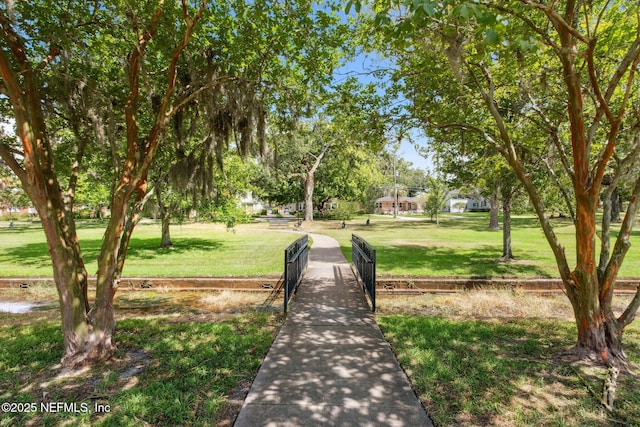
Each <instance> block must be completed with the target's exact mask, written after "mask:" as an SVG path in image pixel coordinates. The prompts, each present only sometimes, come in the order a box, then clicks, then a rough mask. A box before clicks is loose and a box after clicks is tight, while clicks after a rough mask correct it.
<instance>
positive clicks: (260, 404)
mask: <svg viewBox="0 0 640 427" xmlns="http://www.w3.org/2000/svg"><path fill="white" fill-rule="evenodd" d="M312 238H313V246H312V248H311V252H310V255H309V268H308V270H307V273H306V275H305V277H304V279H303V281H302V283H301V284H300V287H299V289H298V293H297V294H296V296H295V297H294V298H293V300H292V303H291V305H290V310H289V313H288V315H287V319H286V321H285V323H284V325H283V326H282V328H281V330H280V332H279V334H278V336H277V337H276V340H275V342H274V343H273V345H272V347H271V349H270V350H269V353H268V354H267V357H266V358H265V360H264V362H263V364H262V367H261V368H260V371H259V372H258V375H257V377H256V379H255V381H254V383H253V385H252V386H251V389H250V391H249V394H248V395H247V398H246V399H245V401H244V404H243V406H242V409H241V411H240V414H239V415H238V418H237V419H236V422H235V426H236V427H245V426H247V427H254V426H302V425H304V426H314V425H317V426H321V425H323V426H324V425H332V426H333V425H335V426H337V425H340V426H383V425H385V426H412V427H413V426H432V423H431V421H430V420H429V417H428V416H427V414H426V412H425V410H424V408H423V406H422V405H421V403H420V401H419V400H418V398H417V397H416V395H415V393H414V392H413V390H412V388H411V385H410V383H409V380H408V379H407V376H406V375H405V373H404V372H403V371H402V370H401V369H400V366H399V365H398V362H397V360H396V358H395V356H394V354H393V352H392V351H391V348H390V346H389V343H388V342H387V341H386V340H385V339H384V337H383V335H382V332H381V331H380V329H379V327H378V325H377V324H376V322H375V320H374V318H373V315H372V314H371V312H370V310H369V307H368V305H367V303H366V301H365V299H364V296H363V293H362V290H361V289H360V288H359V286H358V284H357V283H356V280H355V278H354V276H353V273H352V272H351V269H350V267H349V265H348V263H347V261H346V259H345V258H344V256H343V255H342V252H341V251H340V248H339V246H338V242H337V241H335V239H333V238H330V237H327V236H322V235H312Z"/></svg>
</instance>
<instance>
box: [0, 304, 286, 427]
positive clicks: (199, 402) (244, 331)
mask: <svg viewBox="0 0 640 427" xmlns="http://www.w3.org/2000/svg"><path fill="white" fill-rule="evenodd" d="M274 325H275V322H274V317H273V316H271V315H266V314H256V315H251V316H246V317H237V318H233V319H227V320H224V321H217V322H184V321H181V320H179V319H171V318H135V319H125V320H121V321H119V322H118V332H117V334H116V343H117V345H118V350H117V352H116V355H115V358H114V360H112V361H109V362H106V363H104V364H100V365H97V366H94V367H92V369H91V370H89V371H81V372H79V373H77V374H74V375H70V376H67V377H63V378H62V379H59V380H58V381H61V382H51V380H52V377H54V376H56V375H58V374H59V372H58V371H59V368H54V369H51V368H52V366H54V365H55V364H57V363H58V362H59V360H60V357H61V354H62V335H61V333H60V329H59V328H60V327H59V324H58V323H57V322H56V321H47V322H46V323H43V322H34V325H33V326H30V325H19V326H17V327H16V326H14V327H12V328H9V327H0V345H2V348H3V351H2V354H1V355H0V400H2V401H3V402H4V401H10V402H26V403H30V402H39V400H40V399H41V398H42V393H43V391H46V392H47V398H48V399H49V400H50V401H52V402H68V403H71V402H76V403H77V404H78V405H80V404H81V403H85V404H89V405H90V409H91V410H89V411H87V412H65V411H61V412H59V413H46V412H41V411H35V412H26V413H7V414H3V415H2V416H1V417H0V425H62V424H69V425H100V426H123V425H215V424H216V423H217V422H219V421H221V420H223V419H226V421H227V422H229V421H231V422H232V421H233V418H234V417H235V413H236V412H237V410H238V409H239V408H235V409H233V410H231V412H230V410H229V408H228V405H229V402H228V400H227V396H229V395H230V394H231V393H232V392H233V391H234V388H236V387H238V385H239V383H240V384H242V383H244V384H250V381H251V380H252V379H253V377H254V376H255V374H256V372H257V370H258V368H259V366H260V363H261V361H262V359H263V358H264V356H265V355H266V353H267V351H268V349H269V346H270V345H271V342H272V341H273V338H274V336H275V328H274ZM132 358H133V360H132ZM90 396H91V397H90ZM94 399H97V400H96V401H97V402H98V403H100V404H103V405H108V406H109V408H110V409H109V411H107V412H102V413H95V412H94V411H93V408H94ZM229 417H231V419H230V420H229Z"/></svg>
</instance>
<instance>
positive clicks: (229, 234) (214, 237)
mask: <svg viewBox="0 0 640 427" xmlns="http://www.w3.org/2000/svg"><path fill="white" fill-rule="evenodd" d="M262 227H266V225H262ZM103 233H104V225H98V224H80V225H79V227H78V236H79V240H80V245H81V249H82V253H83V256H84V260H85V264H86V266H87V271H88V272H89V274H90V275H91V274H94V273H95V272H96V271H97V261H96V260H97V257H98V254H99V251H100V245H101V243H102V235H103ZM160 237H161V235H160V225H159V224H145V223H143V224H139V225H138V226H137V227H136V229H135V230H134V233H133V237H132V239H131V245H130V248H129V252H128V255H127V260H126V264H125V267H124V272H123V275H124V276H129V277H138V276H141V277H191V276H195V277H208V276H215V277H223V276H224V277H242V276H273V275H280V274H282V269H283V257H284V255H283V253H284V249H285V248H286V247H287V246H288V245H289V244H291V243H292V242H293V241H294V240H295V239H296V238H297V237H298V236H297V235H296V234H293V233H283V232H278V231H274V230H265V229H261V228H260V227H259V225H258V224H256V225H247V226H243V227H236V229H235V231H227V229H226V227H224V226H221V225H217V224H205V223H200V224H184V225H174V226H173V227H172V228H171V238H172V241H173V243H174V246H173V247H172V248H169V249H161V248H160V240H161V238H160ZM51 275H52V271H51V260H50V257H49V251H48V249H47V245H46V243H45V237H44V233H43V231H42V228H41V227H40V226H37V225H28V226H27V225H21V226H20V225H19V226H16V227H14V228H13V229H9V225H8V223H2V222H0V277H50V276H51Z"/></svg>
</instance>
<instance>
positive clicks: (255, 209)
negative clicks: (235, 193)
mask: <svg viewBox="0 0 640 427" xmlns="http://www.w3.org/2000/svg"><path fill="white" fill-rule="evenodd" d="M238 203H239V205H240V206H242V209H243V210H244V212H245V213H246V214H256V213H260V212H262V210H263V209H264V205H263V204H262V202H261V201H260V200H258V199H256V198H254V197H253V193H252V192H251V191H249V192H247V193H244V194H241V195H240V197H239V201H238Z"/></svg>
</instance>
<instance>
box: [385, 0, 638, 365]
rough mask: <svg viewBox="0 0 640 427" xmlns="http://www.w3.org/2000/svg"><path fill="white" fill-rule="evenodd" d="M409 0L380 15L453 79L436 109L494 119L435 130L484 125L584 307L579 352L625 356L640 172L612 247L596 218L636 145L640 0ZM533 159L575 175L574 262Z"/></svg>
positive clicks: (571, 194)
mask: <svg viewBox="0 0 640 427" xmlns="http://www.w3.org/2000/svg"><path fill="white" fill-rule="evenodd" d="M399 3H400V2H396V1H382V2H379V3H378V6H379V9H378V10H379V11H380V13H378V14H377V15H376V17H375V20H376V21H377V24H378V25H379V26H382V27H385V28H386V29H388V30H389V31H388V32H387V35H389V38H388V40H389V41H391V42H392V43H391V48H392V49H394V50H395V52H403V53H407V52H411V50H413V53H412V55H411V56H412V57H413V58H415V59H416V61H415V62H414V66H415V68H413V69H412V72H413V73H419V72H421V71H427V69H421V68H420V65H419V64H422V65H425V66H426V64H427V63H428V61H431V62H429V64H431V65H429V68H428V70H438V75H439V76H443V77H444V80H443V81H440V82H438V83H439V85H431V86H430V87H428V88H423V89H422V92H423V93H424V94H425V97H428V98H429V99H430V102H431V108H433V109H435V108H443V109H449V110H453V111H457V113H455V115H454V117H458V118H459V117H461V115H460V112H464V111H465V110H466V109H469V108H473V109H481V110H482V111H484V114H485V116H486V117H487V118H488V119H489V120H490V123H491V125H490V126H489V127H483V126H479V124H481V123H478V122H475V121H473V120H467V121H461V122H458V123H444V122H443V121H441V120H435V121H433V122H432V123H430V126H431V128H432V129H443V126H444V125H445V124H446V125H449V127H451V126H455V127H457V128H458V129H462V130H466V131H475V132H478V133H480V134H482V135H483V137H484V138H485V141H486V142H487V143H488V144H490V145H492V146H493V147H494V148H495V149H497V150H498V152H500V154H502V155H503V157H504V158H505V159H506V161H507V163H508V164H509V165H510V167H511V168H512V169H513V171H514V173H515V174H516V176H517V177H518V179H519V180H520V182H521V183H522V185H523V186H524V189H525V191H526V192H527V194H528V196H529V198H530V200H531V203H532V206H533V208H534V209H535V212H536V214H537V216H538V219H539V221H540V224H541V226H542V230H543V232H544V235H545V236H546V239H547V241H548V243H549V245H550V247H551V249H552V251H553V254H554V257H555V260H556V262H557V265H558V270H559V273H560V276H561V278H562V280H563V282H564V288H565V292H566V294H567V296H568V298H569V300H570V301H571V304H572V306H573V309H574V314H575V319H576V325H577V330H578V339H577V348H578V349H579V350H580V353H581V354H582V355H583V356H584V355H594V354H595V355H597V357H599V358H600V359H601V360H603V361H604V362H606V363H610V364H616V363H618V362H625V361H626V356H625V354H624V351H623V349H622V334H623V331H624V328H625V327H626V326H627V325H628V324H629V323H630V322H631V321H632V320H633V318H634V317H635V315H636V312H637V310H638V308H639V307H640V289H639V290H638V292H637V293H636V295H635V297H634V298H633V299H632V301H631V302H630V304H629V305H628V306H627V308H626V309H625V310H624V311H623V312H622V313H621V314H619V315H616V314H615V313H614V311H613V304H612V301H613V296H614V289H615V283H616V279H617V277H618V272H619V271H620V266H621V265H622V262H623V261H624V258H625V255H626V253H627V251H628V250H629V248H630V246H631V241H630V237H631V230H632V228H633V225H634V223H635V220H636V214H637V209H638V203H639V201H638V196H640V177H639V176H638V175H637V174H636V176H635V179H634V181H635V183H634V189H633V190H632V194H631V198H630V201H629V204H628V207H627V211H626V214H625V217H624V219H623V221H622V223H621V226H620V230H619V232H618V234H617V238H616V240H615V243H614V244H613V247H611V244H610V239H611V234H610V229H609V227H608V226H607V224H603V226H602V233H601V236H599V237H600V242H601V243H600V248H598V236H597V234H596V228H597V216H596V213H597V209H598V206H599V203H600V196H601V193H602V190H603V180H604V178H605V176H606V175H607V174H608V173H612V174H614V175H618V174H619V173H621V172H620V171H621V169H620V168H621V167H622V168H624V166H622V165H624V164H625V163H627V159H629V156H630V155H633V153H635V152H636V150H637V140H636V139H634V132H637V122H636V120H637V118H635V117H633V115H629V114H627V113H628V110H629V109H630V108H631V107H632V105H633V104H634V103H637V102H638V93H639V83H638V79H637V76H636V73H637V71H638V63H639V62H640V14H639V13H638V3H637V1H631V0H628V1H624V0H615V1H611V0H609V1H590V2H586V1H575V0H564V1H557V2H537V1H530V0H510V1H492V0H489V1H484V2H471V1H453V0H449V1H438V2H436V1H430V0H418V1H413V2H406V3H405V2H402V4H399ZM405 4H406V5H407V6H406V7H405V6H404V5H405ZM395 6H400V8H396V7H395ZM445 70H446V72H445ZM413 90H414V91H415V92H419V91H420V90H421V88H419V87H414V88H413ZM513 95H516V97H515V98H514V96H513ZM514 99H516V100H521V99H526V102H524V103H519V102H516V103H514V102H513V101H514ZM469 117H477V115H469ZM482 123H485V121H483V122H482ZM532 136H533V137H532ZM532 157H538V158H540V157H543V160H546V161H548V162H547V164H549V165H550V166H551V167H550V168H549V170H550V171H554V172H555V173H556V177H557V178H558V179H557V181H556V182H557V183H560V180H561V179H562V177H561V176H559V174H557V172H558V171H562V172H563V174H564V175H566V176H568V177H569V178H570V184H571V186H570V188H569V189H568V191H567V192H566V193H565V194H563V195H562V197H563V198H564V200H566V201H567V202H568V210H570V211H571V212H572V213H573V214H574V218H575V220H574V223H575V242H574V244H575V248H576V258H575V260H574V262H571V261H570V260H569V259H568V258H567V256H566V253H565V246H564V245H563V244H562V243H561V241H560V240H559V239H558V237H557V236H556V234H555V233H554V228H553V223H552V222H551V221H550V219H549V210H548V208H547V206H546V205H545V202H544V193H545V189H543V188H540V187H539V186H537V185H536V183H537V182H536V180H535V179H534V177H533V173H532V172H533V171H534V170H533V169H532V165H534V164H535V163H534V162H530V161H529V160H530V159H531V158H532ZM550 160H553V162H551V161H550ZM598 249H599V250H598ZM598 252H600V257H599V258H598V256H597V255H598Z"/></svg>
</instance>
